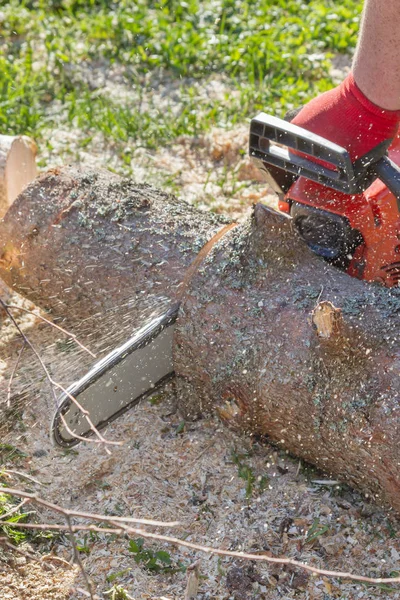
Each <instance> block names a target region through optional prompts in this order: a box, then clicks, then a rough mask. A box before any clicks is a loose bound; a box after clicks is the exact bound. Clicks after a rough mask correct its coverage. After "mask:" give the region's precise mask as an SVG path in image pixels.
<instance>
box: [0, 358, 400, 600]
mask: <svg viewBox="0 0 400 600" xmlns="http://www.w3.org/2000/svg"><path fill="white" fill-rule="evenodd" d="M49 357H50V355H49V352H48V353H47V360H49ZM25 360H26V361H28V360H29V357H28V356H26V358H25ZM38 379H39V370H38ZM42 385H43V387H42V394H41V396H40V400H39V401H37V402H36V403H35V404H34V405H32V404H29V402H28V403H27V404H26V410H25V413H24V415H23V417H22V420H21V421H20V422H19V424H17V426H16V427H14V428H13V431H12V432H10V433H9V435H6V436H4V437H3V441H4V442H9V443H12V444H13V445H15V446H16V447H17V448H18V449H20V450H21V451H23V452H24V453H25V454H26V456H24V457H22V458H20V459H18V458H14V460H13V461H12V462H11V463H9V464H8V465H7V466H8V467H10V468H13V469H14V470H17V471H24V472H27V473H29V474H30V475H31V476H33V477H34V478H35V479H36V480H37V481H39V482H40V484H41V485H36V484H34V483H32V482H28V484H27V483H26V482H25V481H23V480H20V479H19V477H18V475H15V474H14V475H13V474H10V475H9V476H8V479H7V483H8V484H11V483H12V484H13V485H14V486H18V485H19V486H21V485H22V486H23V487H24V488H25V489H26V488H29V489H30V490H32V491H33V490H34V491H36V492H37V493H38V494H39V495H41V496H43V497H45V498H46V499H47V500H50V501H52V502H55V503H58V504H61V505H63V506H65V507H67V508H75V509H81V510H85V511H91V512H98V513H103V514H108V515H129V516H135V517H148V518H149V517H150V518H155V519H158V520H164V521H171V520H176V519H178V520H179V521H180V522H181V523H182V525H181V526H180V527H179V528H177V529H176V530H175V529H172V530H167V533H168V534H170V535H173V536H176V537H181V538H183V539H186V540H188V541H192V542H197V543H200V544H203V545H208V546H214V547H221V548H224V549H229V550H238V551H251V552H256V553H260V552H261V553H263V552H264V553H266V554H267V555H268V556H282V555H288V556H291V557H292V558H296V559H298V560H302V561H305V562H309V563H312V564H314V565H316V566H319V567H326V568H329V569H338V570H345V571H353V572H358V573H363V574H368V575H370V576H379V575H385V576H388V575H389V573H393V572H394V571H396V570H398V569H399V556H400V555H399V552H400V540H399V537H398V529H397V526H396V524H395V521H394V519H393V517H391V516H390V515H385V514H384V513H383V512H381V511H379V510H378V509H377V508H376V507H374V506H372V505H370V504H368V503H367V502H366V501H365V499H363V498H362V497H360V496H359V495H358V494H356V493H355V492H352V491H350V490H348V489H347V488H346V487H343V486H341V485H338V484H331V482H330V481H326V482H321V480H324V479H325V477H324V475H323V474H321V473H317V472H315V471H314V470H313V469H311V468H309V467H307V465H303V464H302V463H300V462H299V461H298V460H297V459H294V458H291V457H289V456H287V455H286V454H285V453H284V452H283V451H277V450H276V449H274V448H273V447H270V446H269V445H268V444H267V443H262V442H260V441H256V440H251V439H249V438H248V437H246V436H238V435H236V434H234V433H232V432H231V431H229V430H227V429H226V428H225V427H223V426H222V425H221V423H220V422H219V421H218V420H217V419H216V418H215V417H210V418H207V419H204V420H202V421H198V422H195V423H183V421H182V418H181V417H180V415H179V414H178V412H177V410H176V399H175V395H174V387H173V384H170V385H169V388H168V389H166V390H165V391H164V393H163V394H162V395H158V396H157V397H156V398H154V399H153V400H152V401H149V400H147V401H143V402H142V404H141V405H140V406H139V407H137V408H136V409H133V410H131V411H130V412H128V413H127V414H126V415H125V416H123V417H122V418H120V419H119V420H118V421H116V422H115V423H114V424H113V425H112V426H110V427H109V429H108V431H107V437H108V438H110V439H113V440H120V441H124V442H125V443H124V445H123V446H122V447H120V448H115V449H113V450H112V456H111V457H110V456H107V455H106V454H105V453H104V451H102V450H99V449H98V447H97V446H96V447H94V446H93V445H90V444H86V445H80V446H78V447H77V448H76V449H74V450H70V451H63V450H60V449H55V448H54V447H52V445H51V443H50V441H49V436H48V422H49V419H50V415H49V408H48V402H47V400H48V392H47V390H46V387H45V382H43V384H42ZM316 480H317V481H320V483H315V481H316ZM36 519H38V520H40V521H42V522H51V523H56V522H58V523H60V522H62V520H61V521H60V517H58V516H57V515H55V514H52V513H49V512H48V511H46V512H44V511H43V510H42V509H41V510H39V511H38V514H37V516H36ZM162 533H165V531H164V530H163V531H162ZM137 537H139V536H131V538H132V539H137ZM77 540H78V544H79V546H80V548H81V558H82V561H83V563H84V566H85V569H86V571H87V573H88V574H89V576H90V577H91V578H92V579H93V581H94V584H95V587H96V592H97V594H98V595H99V597H100V598H104V599H105V598H109V597H110V596H106V595H104V593H105V592H106V591H107V590H110V589H111V588H112V586H113V585H115V584H118V585H120V586H122V587H123V588H124V589H125V590H126V591H127V592H128V593H129V594H130V595H131V596H132V597H133V598H135V600H139V599H144V598H148V599H161V598H168V599H170V600H172V599H174V600H175V599H176V600H178V599H181V598H183V594H184V590H185V586H186V574H185V573H182V572H177V573H175V574H174V575H171V576H170V575H167V574H163V573H159V574H154V573H153V574H152V573H151V572H149V571H148V570H146V568H145V564H144V562H143V561H139V562H138V563H136V562H135V560H134V558H135V556H134V554H133V553H132V552H130V550H129V540H128V539H127V538H126V537H123V538H119V539H115V538H114V537H113V536H110V535H106V534H94V535H90V534H84V533H82V534H77ZM145 548H146V549H152V550H153V551H154V552H155V551H159V550H163V551H167V552H168V553H169V555H170V558H171V561H172V564H173V566H176V567H177V566H179V565H181V566H182V565H183V566H184V567H187V566H189V565H191V564H193V563H194V562H195V561H196V560H198V559H200V575H201V579H200V589H199V594H198V596H197V598H198V599H200V600H206V599H209V600H211V599H216V600H217V599H218V600H219V599H220V600H228V599H234V600H246V599H248V600H250V599H252V600H277V599H278V598H307V599H314V600H330V599H333V598H346V599H350V600H352V599H359V598H360V599H362V598H364V599H371V600H375V599H377V598H382V597H385V595H383V596H382V593H383V594H388V593H389V591H388V590H386V591H385V592H382V590H380V589H379V588H372V587H366V586H362V585H360V584H354V583H353V584H352V583H350V582H339V581H338V580H335V579H334V580H328V579H326V578H324V577H312V576H310V575H309V574H307V573H305V572H302V571H300V570H294V569H291V568H282V567H279V566H272V567H268V565H260V564H258V565H251V564H249V563H246V562H241V561H235V560H233V559H221V558H218V557H216V556H210V555H204V554H201V553H194V552H193V551H190V550H186V549H184V548H177V547H174V546H167V545H165V544H163V543H156V542H154V543H147V542H145ZM34 549H35V551H36V552H37V556H38V557H39V556H40V553H41V551H43V550H41V545H40V544H39V545H35V546H34ZM44 551H45V552H46V554H48V553H49V552H51V553H53V554H55V555H56V556H58V557H59V558H61V559H64V560H66V561H70V560H71V558H72V555H71V548H70V545H69V541H68V539H67V537H66V536H65V535H64V534H62V535H60V536H55V538H54V539H53V541H51V542H48V543H47V544H46V545H45V549H44ZM40 568H41V567H39V566H38V565H37V564H35V563H27V564H26V565H25V566H24V569H25V570H26V572H27V573H28V572H29V574H30V575H29V576H28V575H27V577H31V578H33V580H35V578H38V577H39V575H38V573H39V569H40ZM57 577H61V579H62V584H61V583H60V585H59V589H58V592H57V593H58V594H59V595H58V596H54V598H57V600H58V598H60V600H61V599H62V600H64V598H65V600H66V599H67V598H70V599H73V600H78V599H79V598H82V597H83V596H82V595H81V594H79V592H76V591H75V592H73V593H72V594H69V592H68V590H69V588H70V586H71V577H72V575H71V571H69V570H67V569H66V570H60V571H59V572H57ZM73 577H74V582H73V585H74V587H75V588H76V587H80V588H82V587H83V581H82V578H81V575H80V574H79V573H78V572H77V571H74V572H73ZM20 578H21V575H20V572H19V570H18V569H16V568H15V567H14V568H11V569H10V568H9V567H8V566H7V571H6V574H5V575H4V578H3V583H4V587H3V593H4V594H5V593H7V594H10V593H13V594H14V595H12V596H0V597H1V598H3V597H5V598H7V597H12V598H15V599H19V598H21V599H22V598H28V597H29V598H30V597H32V598H35V597H37V598H52V596H51V595H50V592H48V591H47V590H49V589H50V588H49V587H48V586H50V583H51V582H50V581H49V574H48V573H47V571H46V572H45V573H43V580H42V581H43V583H45V585H44V587H43V595H42V596H40V595H37V596H34V595H32V596H27V595H25V596H24V595H23V593H25V594H27V593H28V592H26V591H25V592H22V588H21V585H22V584H21V583H20ZM37 581H38V582H39V583H38V586H39V587H40V579H37ZM29 582H30V579H29V578H28V579H26V580H25V579H24V585H25V587H26V586H27V585H28V584H29V585H31V584H30V583H29ZM18 585H20V588H18ZM32 586H33V584H32ZM46 586H47V587H46ZM33 589H34V588H33ZM16 590H18V592H17V591H16ZM28 590H29V588H28ZM29 593H30V592H29ZM32 593H33V592H32ZM35 593H36V592H35ZM39 593H40V592H38V594H39ZM18 594H19V595H18ZM46 594H48V595H46ZM63 594H64V595H63ZM390 598H394V599H398V598H400V590H398V589H397V590H394V591H392V592H390Z"/></svg>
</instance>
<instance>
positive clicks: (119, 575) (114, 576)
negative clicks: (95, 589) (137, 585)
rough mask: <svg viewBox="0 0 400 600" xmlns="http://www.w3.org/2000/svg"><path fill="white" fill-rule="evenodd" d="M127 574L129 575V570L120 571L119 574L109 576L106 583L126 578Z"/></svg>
mask: <svg viewBox="0 0 400 600" xmlns="http://www.w3.org/2000/svg"><path fill="white" fill-rule="evenodd" d="M127 573H129V569H124V570H123V571H118V572H117V573H110V575H107V577H106V581H107V583H112V582H113V581H115V580H116V579H119V578H120V577H124V575H126V574H127Z"/></svg>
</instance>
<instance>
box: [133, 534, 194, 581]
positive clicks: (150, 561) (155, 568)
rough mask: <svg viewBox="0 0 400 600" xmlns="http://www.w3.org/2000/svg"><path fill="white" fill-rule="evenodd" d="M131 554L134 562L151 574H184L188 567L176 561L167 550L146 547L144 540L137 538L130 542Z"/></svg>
mask: <svg viewBox="0 0 400 600" xmlns="http://www.w3.org/2000/svg"><path fill="white" fill-rule="evenodd" d="M128 549H129V552H132V553H133V554H134V560H135V562H136V563H137V564H138V565H140V564H141V565H142V566H143V568H144V569H145V570H146V571H148V572H149V573H151V574H154V575H156V574H157V573H164V574H169V575H173V574H174V573H178V572H181V573H184V572H185V571H186V566H185V565H184V564H183V563H182V562H181V561H179V560H178V561H174V560H173V558H172V557H171V555H170V553H169V552H167V551H166V550H152V549H151V548H145V547H144V539H143V538H137V539H135V540H129V547H128Z"/></svg>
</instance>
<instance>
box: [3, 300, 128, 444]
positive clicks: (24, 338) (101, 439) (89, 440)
mask: <svg viewBox="0 0 400 600" xmlns="http://www.w3.org/2000/svg"><path fill="white" fill-rule="evenodd" d="M0 306H2V307H3V309H4V310H5V312H6V313H7V316H8V317H9V319H10V320H11V322H12V323H13V325H14V326H15V328H16V329H17V331H18V333H19V334H20V336H21V337H22V339H23V341H24V344H26V345H28V346H29V348H30V349H31V350H32V352H33V353H34V355H35V356H36V358H37V360H38V361H39V364H40V366H41V367H42V370H43V371H44V373H45V375H46V379H47V380H48V382H49V384H50V389H51V394H52V396H53V400H54V403H55V406H56V408H58V400H57V396H56V393H55V390H54V388H58V389H60V390H61V391H62V392H64V394H66V395H67V396H68V398H70V400H71V401H72V402H74V403H75V404H76V406H77V407H78V408H79V410H81V411H82V413H83V415H84V417H85V419H86V420H87V422H88V424H89V427H90V429H91V430H92V432H93V433H94V434H95V436H97V438H98V440H99V441H100V442H101V443H102V444H104V447H105V450H106V452H107V454H111V452H110V450H109V449H108V448H107V445H111V444H114V445H120V444H121V442H111V441H109V440H106V439H105V438H104V437H103V436H102V435H101V433H100V432H99V431H98V429H97V428H96V427H95V426H94V424H93V423H92V421H91V419H90V417H89V413H88V411H86V410H84V409H83V407H81V405H80V404H79V402H77V400H76V399H75V398H74V397H73V396H72V395H71V394H70V393H69V392H68V391H67V390H66V389H65V388H64V387H63V386H62V385H61V384H59V383H58V382H57V381H54V379H53V378H52V377H51V375H50V372H49V370H48V368H47V367H46V365H45V363H44V362H43V359H42V357H41V356H40V354H39V352H38V351H37V350H36V348H35V346H34V345H33V344H32V342H31V341H30V340H29V338H28V337H27V336H26V335H25V333H24V332H23V331H22V329H21V327H20V326H19V325H18V323H17V321H16V320H15V319H14V317H13V315H12V314H11V312H10V309H9V308H8V305H7V304H6V303H5V302H4V301H3V300H2V299H1V298H0ZM43 318H44V317H43ZM48 322H49V324H51V322H50V321H48ZM57 328H58V326H57ZM63 331H64V332H65V330H63ZM18 362H19V360H18V361H17V363H18ZM15 370H16V369H15V367H14V372H15ZM63 422H64V423H65V421H63ZM69 433H70V435H73V436H74V437H75V438H77V439H80V438H79V436H77V435H75V434H74V433H73V432H71V430H69ZM85 441H86V442H94V441H97V440H92V439H90V438H85Z"/></svg>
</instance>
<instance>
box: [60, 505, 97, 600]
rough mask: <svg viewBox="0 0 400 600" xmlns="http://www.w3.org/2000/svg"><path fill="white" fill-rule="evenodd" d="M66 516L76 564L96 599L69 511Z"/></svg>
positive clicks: (90, 592)
mask: <svg viewBox="0 0 400 600" xmlns="http://www.w3.org/2000/svg"><path fill="white" fill-rule="evenodd" d="M64 516H65V521H66V523H67V527H68V531H69V538H70V541H71V545H72V548H73V552H74V559H75V562H76V564H77V565H78V567H79V568H80V570H81V573H82V577H83V579H84V581H85V585H86V587H87V589H88V592H89V596H90V599H91V600H95V598H94V592H93V586H92V582H91V581H90V579H89V577H88V575H87V573H86V571H85V567H84V566H83V564H82V561H81V557H80V556H79V550H78V548H77V546H76V541H75V536H74V532H73V531H72V523H71V517H70V516H69V515H68V514H67V513H65V515H64Z"/></svg>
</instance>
